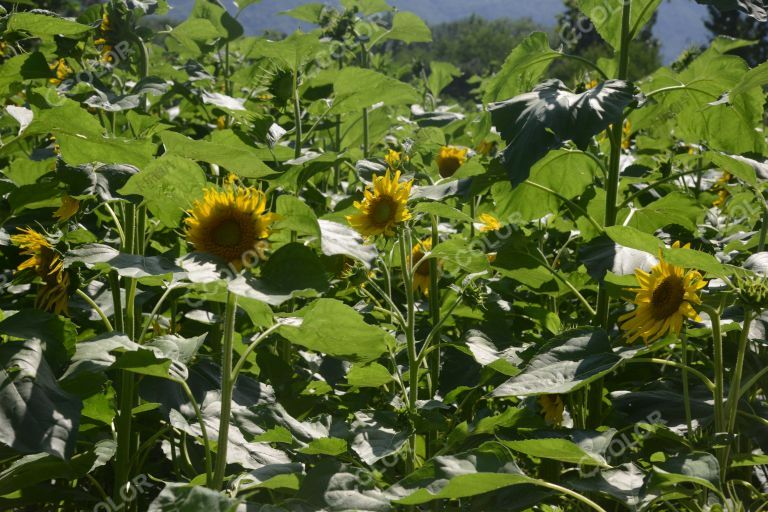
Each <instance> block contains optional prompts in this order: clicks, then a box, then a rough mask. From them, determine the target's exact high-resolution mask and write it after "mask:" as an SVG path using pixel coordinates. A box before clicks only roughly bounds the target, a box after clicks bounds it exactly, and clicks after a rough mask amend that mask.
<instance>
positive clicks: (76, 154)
mask: <svg viewBox="0 0 768 512" xmlns="http://www.w3.org/2000/svg"><path fill="white" fill-rule="evenodd" d="M53 134H54V136H55V137H56V142H57V143H58V144H59V146H60V147H61V157H62V158H63V159H64V161H66V162H67V163H68V164H70V165H80V164H88V163H92V162H100V163H104V164H130V165H135V166H136V167H139V168H142V167H144V166H146V165H147V164H149V162H151V161H152V154H153V153H154V151H155V145H154V144H153V143H152V141H149V140H131V139H123V138H117V137H115V138H112V137H101V136H98V137H94V136H88V135H83V134H76V133H70V132H65V131H60V130H54V131H53Z"/></svg>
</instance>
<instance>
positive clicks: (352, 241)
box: [318, 219, 379, 269]
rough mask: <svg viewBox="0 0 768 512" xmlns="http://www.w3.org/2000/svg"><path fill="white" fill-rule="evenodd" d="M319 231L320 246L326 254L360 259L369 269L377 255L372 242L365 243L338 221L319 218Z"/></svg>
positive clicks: (358, 235) (356, 233) (353, 231)
mask: <svg viewBox="0 0 768 512" xmlns="http://www.w3.org/2000/svg"><path fill="white" fill-rule="evenodd" d="M318 223H319V226H320V232H321V239H320V248H321V250H322V251H323V254H325V255H326V256H335V255H337V254H343V255H345V256H349V257H350V258H354V259H356V260H358V261H360V262H361V263H362V264H363V265H365V268H368V269H370V268H371V265H373V262H374V261H376V258H377V257H378V255H379V252H378V250H377V249H376V246H375V245H374V244H366V243H365V241H364V240H363V237H362V236H360V234H359V233H358V232H357V231H355V230H354V229H352V228H350V227H349V226H345V225H343V224H339V223H338V222H331V221H329V220H323V219H320V220H319V221H318Z"/></svg>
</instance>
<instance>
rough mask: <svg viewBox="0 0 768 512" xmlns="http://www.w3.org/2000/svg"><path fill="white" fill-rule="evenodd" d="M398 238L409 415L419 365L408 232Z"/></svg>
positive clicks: (412, 464)
mask: <svg viewBox="0 0 768 512" xmlns="http://www.w3.org/2000/svg"><path fill="white" fill-rule="evenodd" d="M399 236H400V266H401V269H402V272H403V286H404V287H405V298H406V303H407V313H408V316H407V318H406V323H407V324H406V329H405V340H406V344H407V350H408V411H409V412H410V414H411V415H414V414H415V413H416V401H417V400H418V398H419V364H418V354H417V353H416V334H415V324H416V315H415V313H416V308H415V306H414V300H413V276H412V275H411V263H412V262H411V260H410V258H408V256H407V255H406V248H410V247H411V245H410V241H409V238H410V231H409V229H408V228H407V227H403V228H402V229H401V230H400V233H399ZM406 465H407V471H406V472H407V473H411V472H412V471H413V470H414V469H415V468H416V434H415V433H412V434H411V436H410V438H409V440H408V460H407V461H406Z"/></svg>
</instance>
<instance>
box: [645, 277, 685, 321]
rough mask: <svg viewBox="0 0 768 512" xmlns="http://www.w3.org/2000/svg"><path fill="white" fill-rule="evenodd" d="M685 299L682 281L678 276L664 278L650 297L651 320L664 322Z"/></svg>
mask: <svg viewBox="0 0 768 512" xmlns="http://www.w3.org/2000/svg"><path fill="white" fill-rule="evenodd" d="M684 297H685V287H684V286H683V279H682V278H680V277H678V276H669V277H666V278H664V281H662V282H661V284H660V285H659V286H657V287H656V289H655V290H653V295H652V296H651V308H652V311H653V318H655V319H656V320H664V319H666V318H669V317H670V316H672V315H673V314H675V313H676V312H677V310H678V309H679V308H680V304H682V303H683V298H684Z"/></svg>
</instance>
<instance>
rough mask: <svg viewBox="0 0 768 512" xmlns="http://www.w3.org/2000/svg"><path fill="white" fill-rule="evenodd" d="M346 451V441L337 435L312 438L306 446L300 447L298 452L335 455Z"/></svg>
mask: <svg viewBox="0 0 768 512" xmlns="http://www.w3.org/2000/svg"><path fill="white" fill-rule="evenodd" d="M346 451H347V442H346V441H345V440H344V439H339V438H337V437H326V438H323V439H314V440H313V441H312V442H310V443H309V445H308V446H305V447H304V448H301V449H300V450H299V453H303V454H305V455H330V456H331V457H335V456H337V455H341V454H342V453H344V452H346Z"/></svg>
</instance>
